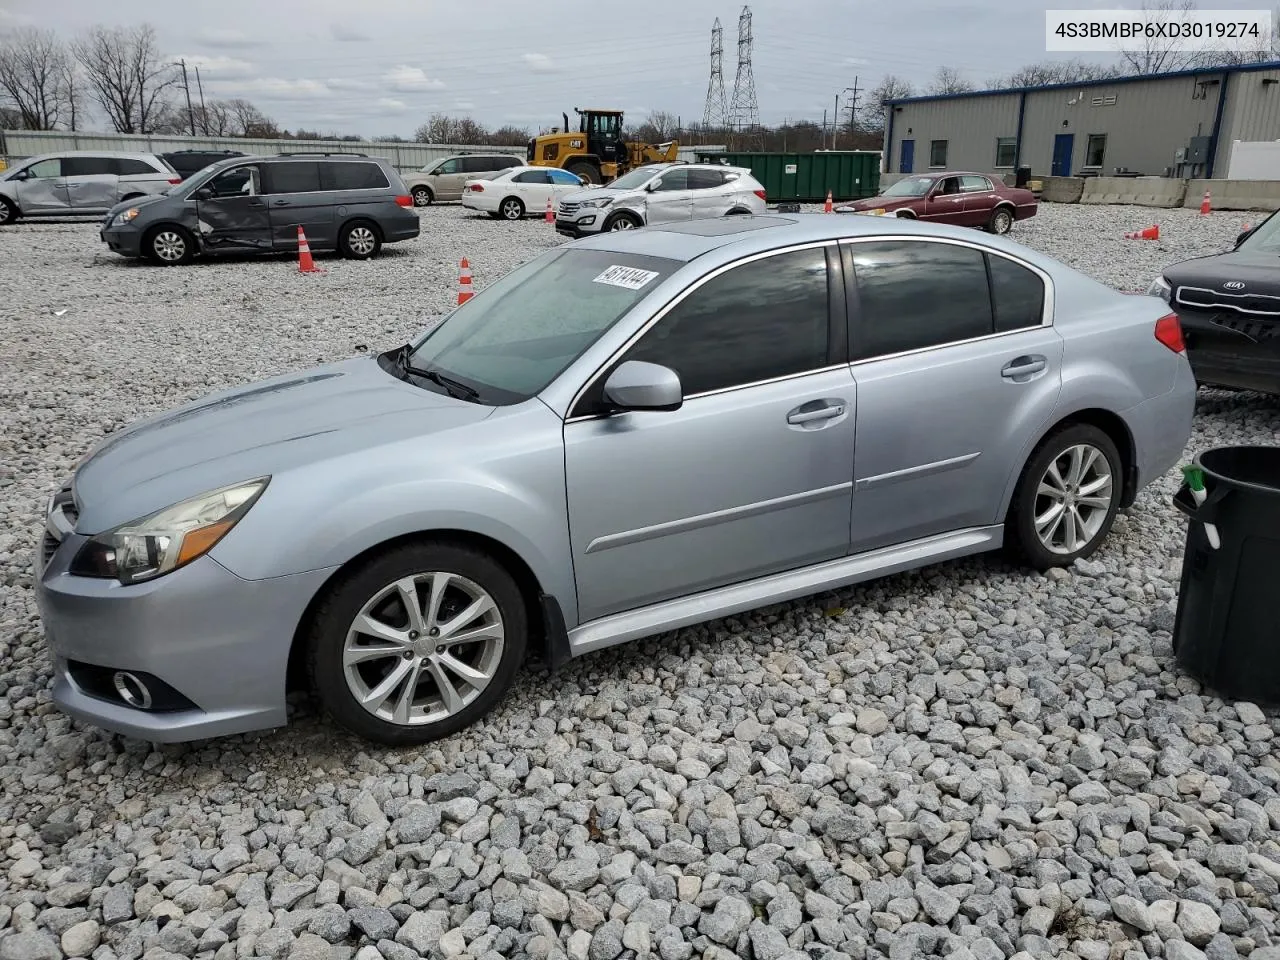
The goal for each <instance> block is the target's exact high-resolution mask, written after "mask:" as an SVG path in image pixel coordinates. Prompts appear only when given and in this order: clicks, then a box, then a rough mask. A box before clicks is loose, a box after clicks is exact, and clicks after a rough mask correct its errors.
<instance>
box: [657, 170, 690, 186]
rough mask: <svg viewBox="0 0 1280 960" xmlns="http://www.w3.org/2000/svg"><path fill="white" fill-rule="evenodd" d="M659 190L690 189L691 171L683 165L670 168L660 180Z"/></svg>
mask: <svg viewBox="0 0 1280 960" xmlns="http://www.w3.org/2000/svg"><path fill="white" fill-rule="evenodd" d="M657 189H659V190H688V189H689V171H688V170H685V169H684V168H683V167H678V168H676V169H675V170H668V171H667V172H666V173H664V174H663V175H662V177H661V178H660V179H659V181H658V187H657Z"/></svg>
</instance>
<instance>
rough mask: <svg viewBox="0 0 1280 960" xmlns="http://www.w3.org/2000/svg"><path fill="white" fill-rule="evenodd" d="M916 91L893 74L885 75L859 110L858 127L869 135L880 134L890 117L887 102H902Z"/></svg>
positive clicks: (871, 90)
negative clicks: (888, 116) (887, 118)
mask: <svg viewBox="0 0 1280 960" xmlns="http://www.w3.org/2000/svg"><path fill="white" fill-rule="evenodd" d="M914 92H915V90H914V89H913V88H912V86H911V84H910V83H908V82H907V81H906V80H904V79H902V78H901V77H898V76H894V75H893V74H892V73H888V74H885V75H884V76H883V77H881V78H880V82H879V83H877V84H876V85H875V86H874V87H872V88H871V89H870V90H868V91H867V99H866V100H865V101H864V102H863V104H862V105H861V106H860V107H859V108H858V127H859V128H861V129H862V130H865V131H867V132H868V133H878V132H880V131H881V130H883V129H884V125H885V118H886V116H887V115H888V114H887V110H888V108H887V107H886V106H885V104H884V102H885V101H886V100H900V99H902V98H903V97H909V96H911V95H912V94H913V93H914Z"/></svg>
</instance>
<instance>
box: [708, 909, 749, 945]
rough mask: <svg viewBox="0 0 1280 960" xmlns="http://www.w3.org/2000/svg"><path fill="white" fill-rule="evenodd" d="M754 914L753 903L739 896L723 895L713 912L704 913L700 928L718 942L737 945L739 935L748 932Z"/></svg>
mask: <svg viewBox="0 0 1280 960" xmlns="http://www.w3.org/2000/svg"><path fill="white" fill-rule="evenodd" d="M753 916H754V914H753V913H752V911H751V904H749V903H747V902H746V901H745V900H741V899H739V898H738V897H723V898H721V899H720V900H719V901H717V903H716V906H715V909H714V910H712V911H711V913H707V914H703V916H702V920H701V921H700V922H699V924H698V930H699V931H701V932H702V933H704V934H706V935H707V936H708V937H710V938H711V939H712V940H714V941H715V942H716V943H720V944H724V945H725V946H726V947H732V946H735V945H736V944H737V942H738V937H740V936H742V934H743V933H745V932H746V930H747V927H748V926H750V924H751V920H752V917H753Z"/></svg>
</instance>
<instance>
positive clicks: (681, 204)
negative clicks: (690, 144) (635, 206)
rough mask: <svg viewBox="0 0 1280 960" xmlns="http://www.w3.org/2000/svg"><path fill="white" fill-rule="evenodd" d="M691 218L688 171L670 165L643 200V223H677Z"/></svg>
mask: <svg viewBox="0 0 1280 960" xmlns="http://www.w3.org/2000/svg"><path fill="white" fill-rule="evenodd" d="M692 219H693V191H691V190H690V189H689V171H688V170H686V169H685V168H684V167H672V168H671V169H670V170H668V171H667V172H666V173H664V174H663V175H662V176H661V177H659V178H658V180H657V181H656V182H655V183H654V185H653V192H652V193H650V194H648V197H647V199H646V201H645V223H677V222H679V221H681V220H692Z"/></svg>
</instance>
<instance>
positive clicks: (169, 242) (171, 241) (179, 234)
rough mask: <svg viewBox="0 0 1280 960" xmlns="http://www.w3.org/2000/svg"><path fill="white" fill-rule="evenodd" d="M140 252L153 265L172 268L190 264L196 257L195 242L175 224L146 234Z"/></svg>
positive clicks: (185, 231)
mask: <svg viewBox="0 0 1280 960" xmlns="http://www.w3.org/2000/svg"><path fill="white" fill-rule="evenodd" d="M142 250H143V253H144V254H145V255H146V256H147V258H148V259H149V260H151V261H153V262H154V263H158V264H160V265H161V266H165V267H173V266H177V265H178V264H183V263H190V262H191V260H192V258H193V257H195V255H196V242H195V238H193V237H192V236H191V233H190V232H189V231H188V230H186V229H185V228H183V227H180V226H178V225H177V224H164V225H163V226H159V227H156V228H155V229H154V230H152V231H151V232H150V233H149V234H147V238H146V241H145V242H144V243H143V245H142Z"/></svg>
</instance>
